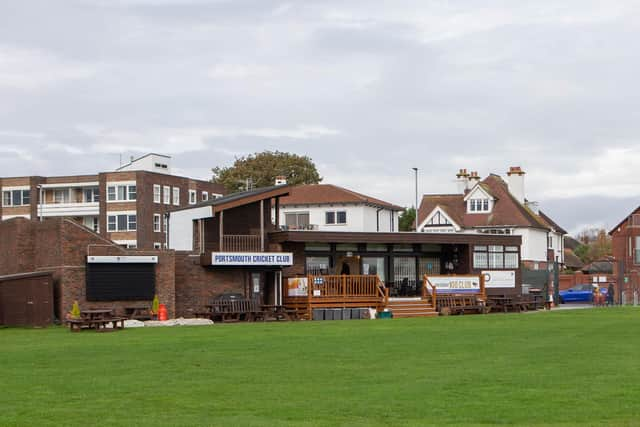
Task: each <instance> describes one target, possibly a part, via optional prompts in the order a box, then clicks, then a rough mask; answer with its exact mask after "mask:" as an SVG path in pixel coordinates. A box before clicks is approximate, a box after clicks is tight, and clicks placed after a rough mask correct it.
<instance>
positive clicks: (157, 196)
mask: <svg viewBox="0 0 640 427" xmlns="http://www.w3.org/2000/svg"><path fill="white" fill-rule="evenodd" d="M153 202H154V203H160V186H159V185H155V184H154V186H153Z"/></svg>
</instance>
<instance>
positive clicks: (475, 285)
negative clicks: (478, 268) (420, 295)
mask: <svg viewBox="0 0 640 427" xmlns="http://www.w3.org/2000/svg"><path fill="white" fill-rule="evenodd" d="M427 279H428V280H429V282H430V283H431V284H432V285H433V286H435V288H436V292H437V293H438V294H464V293H470V294H477V293H480V276H428V277H427Z"/></svg>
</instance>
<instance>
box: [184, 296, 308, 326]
mask: <svg viewBox="0 0 640 427" xmlns="http://www.w3.org/2000/svg"><path fill="white" fill-rule="evenodd" d="M205 308H206V309H205V310H204V311H201V312H196V313H195V315H196V317H205V318H208V319H211V320H213V321H221V322H239V321H242V320H245V321H249V322H252V321H257V320H262V321H267V320H298V319H299V315H298V310H296V309H287V308H285V307H284V306H281V305H272V304H259V303H258V301H256V300H254V299H245V298H242V299H233V300H231V299H229V300H224V299H220V300H215V301H213V302H212V303H210V304H207V305H205Z"/></svg>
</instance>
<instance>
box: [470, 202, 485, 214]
mask: <svg viewBox="0 0 640 427" xmlns="http://www.w3.org/2000/svg"><path fill="white" fill-rule="evenodd" d="M469 212H489V200H488V199H471V200H469Z"/></svg>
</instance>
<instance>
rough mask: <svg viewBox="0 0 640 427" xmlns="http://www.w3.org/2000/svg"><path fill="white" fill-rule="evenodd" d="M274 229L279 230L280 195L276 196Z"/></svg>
mask: <svg viewBox="0 0 640 427" xmlns="http://www.w3.org/2000/svg"><path fill="white" fill-rule="evenodd" d="M275 210H276V230H277V231H280V197H276V208H275Z"/></svg>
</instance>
